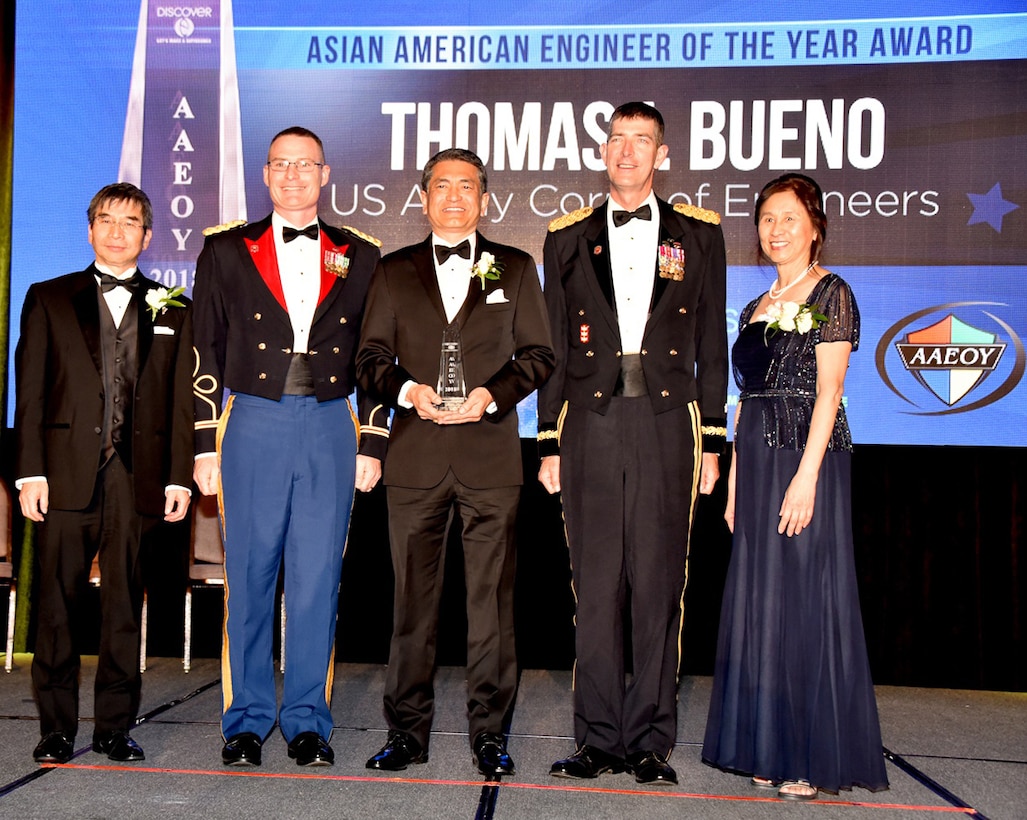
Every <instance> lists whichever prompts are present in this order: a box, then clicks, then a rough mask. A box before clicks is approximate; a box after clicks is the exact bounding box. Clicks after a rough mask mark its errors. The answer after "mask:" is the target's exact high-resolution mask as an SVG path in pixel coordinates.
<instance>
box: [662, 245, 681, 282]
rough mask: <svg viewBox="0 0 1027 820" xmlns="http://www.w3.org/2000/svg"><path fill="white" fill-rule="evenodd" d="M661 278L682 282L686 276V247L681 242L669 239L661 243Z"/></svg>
mask: <svg viewBox="0 0 1027 820" xmlns="http://www.w3.org/2000/svg"><path fill="white" fill-rule="evenodd" d="M659 261H660V278H661V279H672V280H673V281H675V282H680V281H682V280H683V279H684V278H685V249H684V248H682V247H681V243H680V242H675V241H674V240H672V239H667V240H665V241H664V242H661V243H660V256H659Z"/></svg>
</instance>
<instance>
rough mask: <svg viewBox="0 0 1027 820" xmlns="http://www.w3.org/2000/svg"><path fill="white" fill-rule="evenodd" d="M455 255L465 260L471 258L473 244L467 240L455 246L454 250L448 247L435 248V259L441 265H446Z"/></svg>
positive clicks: (439, 246)
mask: <svg viewBox="0 0 1027 820" xmlns="http://www.w3.org/2000/svg"><path fill="white" fill-rule="evenodd" d="M453 254H456V255H457V256H462V257H463V258H464V259H470V258H471V243H470V242H468V241H467V240H466V239H465V240H464V241H463V242H461V243H460V244H459V245H454V246H453V247H452V248H451V247H449V246H448V245H436V246H435V258H436V259H438V260H439V264H440V265H444V264H446V260H447V259H449V257H451V256H452V255H453Z"/></svg>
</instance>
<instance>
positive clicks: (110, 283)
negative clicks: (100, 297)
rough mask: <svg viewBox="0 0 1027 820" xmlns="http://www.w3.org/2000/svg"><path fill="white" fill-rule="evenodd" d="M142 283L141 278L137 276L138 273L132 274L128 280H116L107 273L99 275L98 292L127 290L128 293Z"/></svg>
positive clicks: (116, 278) (115, 277)
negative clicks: (115, 289)
mask: <svg viewBox="0 0 1027 820" xmlns="http://www.w3.org/2000/svg"><path fill="white" fill-rule="evenodd" d="M141 282H142V277H141V276H140V275H139V271H136V272H135V273H133V274H132V275H131V276H130V277H128V279H118V277H117V276H111V275H110V274H109V273H101V274H100V292H101V293H107V292H108V291H112V290H114V288H127V289H128V290H130V291H133V290H135V289H136V288H138V287H139V284H140V283H141Z"/></svg>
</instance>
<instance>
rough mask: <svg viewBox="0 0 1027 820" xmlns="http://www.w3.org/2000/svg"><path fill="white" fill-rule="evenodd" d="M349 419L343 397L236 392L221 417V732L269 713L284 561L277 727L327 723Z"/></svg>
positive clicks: (351, 435)
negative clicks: (282, 656) (260, 395)
mask: <svg viewBox="0 0 1027 820" xmlns="http://www.w3.org/2000/svg"><path fill="white" fill-rule="evenodd" d="M356 448H357V427H356V420H355V419H354V417H353V413H352V410H351V409H350V406H349V402H348V401H347V400H345V399H338V400H335V401H328V402H320V403H319V402H318V401H317V399H315V398H314V397H312V396H283V397H282V399H281V400H280V401H271V400H268V399H262V398H257V397H255V396H250V395H245V394H238V393H237V394H235V395H233V396H232V397H231V399H230V400H229V405H228V407H227V408H226V410H225V413H224V415H223V417H222V424H221V429H220V435H219V445H218V451H219V453H220V457H221V498H220V501H221V511H222V521H223V525H224V533H225V635H224V645H223V648H222V655H221V674H222V694H223V705H224V713H223V715H222V718H221V731H222V734H223V735H224V736H225V737H226V738H229V737H231V736H232V735H235V734H238V733H240V732H254V733H255V734H257V735H259V736H260V737H261V738H266V737H267V735H268V734H270V732H271V730H272V729H273V728H274V725H275V714H276V711H277V710H276V708H275V707H276V697H275V675H274V658H273V655H272V645H273V635H274V622H275V609H276V607H275V587H276V584H277V580H278V571H279V567H280V566H284V570H285V608H286V631H285V650H286V653H287V656H286V664H285V685H284V691H283V694H282V707H281V711H280V712H278V724H279V726H280V727H281V730H282V734H283V735H284V736H285V739H286V740H288V741H291V740H292V739H293V738H294V737H296V735H298V734H299V733H300V732H311V731H312V732H317V733H318V734H319V735H321V737H323V738H328V737H330V736H331V732H332V714H331V709H330V702H331V690H332V672H333V668H334V662H335V623H336V617H337V611H338V603H339V579H340V575H341V572H342V554H343V550H344V548H345V544H346V532H347V529H348V527H349V516H350V510H351V508H352V506H353V482H354V477H355V472H356Z"/></svg>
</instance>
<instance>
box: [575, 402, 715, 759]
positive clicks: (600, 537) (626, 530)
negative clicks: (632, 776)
mask: <svg viewBox="0 0 1027 820" xmlns="http://www.w3.org/2000/svg"><path fill="white" fill-rule="evenodd" d="M698 431H699V415H698V409H697V407H696V406H695V403H694V402H693V403H692V404H691V405H687V406H685V407H680V408H677V409H675V410H670V411H668V412H666V413H660V414H659V415H656V414H654V413H653V410H652V404H651V403H650V401H649V398H648V397H647V396H645V397H639V398H615V399H613V400H612V401H611V403H610V407H609V409H608V411H607V413H606V415H600V414H599V413H594V412H591V411H589V410H585V409H583V408H581V407H576V406H574V405H569V406H568V411H567V414H566V417H565V419H564V424H563V428H562V432H561V438H560V454H561V458H560V483H561V487H562V493H561V495H562V499H563V509H564V520H565V523H566V528H567V541H568V546H569V549H570V555H571V570H572V578H573V583H574V593H575V600H576V610H575V650H576V661H575V675H574V734H575V739H576V741H577V743H578V745H579V746H581V745H583V744H588V745H590V746H595V747H597V748H599V749H601V750H603V751H605V752H607V753H609V754H614V755H618V756H623V755H626V754H631V753H633V752H641V751H655V752H659V753H660V754H663V755H669V754H670V751H671V750H672V749H673V747H674V743H675V740H676V736H677V674H678V665H679V660H680V650H681V647H680V642H681V625H682V617H683V611H684V600H683V596H684V590H685V582H686V579H687V575H688V569H687V567H688V537H689V529H690V526H691V518H692V511H693V509H694V499H695V494H696V488H697V486H698V476H699V469H698V468H699V465H700V459H699V453H698V445H697V441H699V440H700V439H699V435H698ZM627 611H630V616H631V643H632V668H633V672H632V675H631V679H630V683H627V684H626V683H625V660H624V628H625V621H626V614H627Z"/></svg>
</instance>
